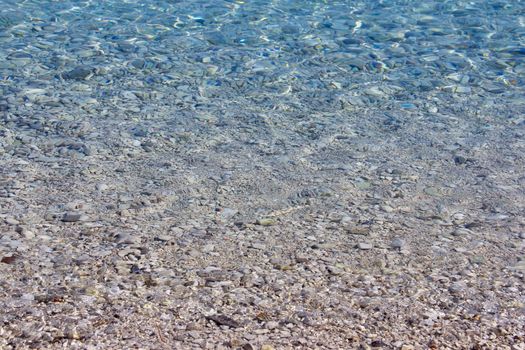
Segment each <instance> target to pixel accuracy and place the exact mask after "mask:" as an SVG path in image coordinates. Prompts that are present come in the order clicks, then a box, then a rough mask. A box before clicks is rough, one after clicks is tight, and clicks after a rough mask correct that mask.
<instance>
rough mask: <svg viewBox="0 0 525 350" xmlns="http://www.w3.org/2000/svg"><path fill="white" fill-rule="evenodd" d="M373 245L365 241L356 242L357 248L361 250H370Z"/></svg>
mask: <svg viewBox="0 0 525 350" xmlns="http://www.w3.org/2000/svg"><path fill="white" fill-rule="evenodd" d="M373 247H374V246H373V245H372V244H370V243H366V242H359V243H357V248H359V249H361V250H370V249H372V248H373Z"/></svg>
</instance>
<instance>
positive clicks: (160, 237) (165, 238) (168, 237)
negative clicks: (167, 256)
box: [155, 235, 173, 242]
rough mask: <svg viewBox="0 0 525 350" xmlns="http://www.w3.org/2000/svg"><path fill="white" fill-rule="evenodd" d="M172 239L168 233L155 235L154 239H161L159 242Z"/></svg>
mask: <svg viewBox="0 0 525 350" xmlns="http://www.w3.org/2000/svg"><path fill="white" fill-rule="evenodd" d="M172 239H173V237H172V236H169V235H159V236H157V237H155V240H156V241H161V242H169V241H171V240H172Z"/></svg>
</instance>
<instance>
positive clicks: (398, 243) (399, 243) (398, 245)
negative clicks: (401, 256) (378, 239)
mask: <svg viewBox="0 0 525 350" xmlns="http://www.w3.org/2000/svg"><path fill="white" fill-rule="evenodd" d="M390 246H391V247H392V248H394V249H402V248H403V247H404V246H405V241H404V240H402V239H401V238H399V237H396V238H394V239H393V240H392V242H390Z"/></svg>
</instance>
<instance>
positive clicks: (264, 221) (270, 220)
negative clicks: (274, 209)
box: [257, 218, 277, 226]
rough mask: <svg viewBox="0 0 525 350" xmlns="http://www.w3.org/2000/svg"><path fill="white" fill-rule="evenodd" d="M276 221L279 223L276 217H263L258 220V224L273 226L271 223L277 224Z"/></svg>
mask: <svg viewBox="0 0 525 350" xmlns="http://www.w3.org/2000/svg"><path fill="white" fill-rule="evenodd" d="M276 223H277V220H275V219H274V218H263V219H259V220H257V224H258V225H261V226H271V225H275V224H276Z"/></svg>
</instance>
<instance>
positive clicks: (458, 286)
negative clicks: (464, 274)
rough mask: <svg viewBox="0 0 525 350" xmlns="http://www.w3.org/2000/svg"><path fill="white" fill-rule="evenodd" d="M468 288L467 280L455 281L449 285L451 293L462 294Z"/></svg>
mask: <svg viewBox="0 0 525 350" xmlns="http://www.w3.org/2000/svg"><path fill="white" fill-rule="evenodd" d="M466 288H467V285H466V283H465V282H454V283H452V284H451V285H450V286H449V287H448V291H449V292H450V293H451V294H461V293H462V292H463V291H464V290H465V289H466Z"/></svg>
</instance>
